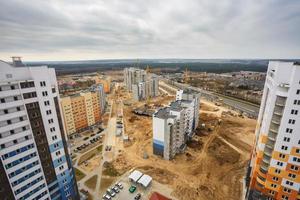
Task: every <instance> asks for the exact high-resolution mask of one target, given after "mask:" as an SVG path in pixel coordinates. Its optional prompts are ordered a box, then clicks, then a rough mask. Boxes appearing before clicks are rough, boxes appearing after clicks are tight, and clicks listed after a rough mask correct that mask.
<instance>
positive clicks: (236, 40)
mask: <svg viewBox="0 0 300 200" xmlns="http://www.w3.org/2000/svg"><path fill="white" fill-rule="evenodd" d="M14 55H18V56H22V57H23V58H24V60H27V61H33V60H83V59H108V58H300V0H47V1H45V0H26V1H25V0H0V59H2V60H9V58H10V56H14Z"/></svg>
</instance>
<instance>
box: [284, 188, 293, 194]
mask: <svg viewBox="0 0 300 200" xmlns="http://www.w3.org/2000/svg"><path fill="white" fill-rule="evenodd" d="M283 191H284V192H286V193H291V189H289V188H283Z"/></svg>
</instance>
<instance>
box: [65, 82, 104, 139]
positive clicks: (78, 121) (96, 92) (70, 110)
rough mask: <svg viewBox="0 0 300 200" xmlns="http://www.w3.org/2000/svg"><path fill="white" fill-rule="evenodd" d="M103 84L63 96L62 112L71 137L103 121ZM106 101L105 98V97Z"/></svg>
mask: <svg viewBox="0 0 300 200" xmlns="http://www.w3.org/2000/svg"><path fill="white" fill-rule="evenodd" d="M101 87H102V86H95V87H93V88H92V89H91V90H89V91H84V92H81V93H77V94H74V95H71V96H67V97H63V98H61V101H60V103H61V107H62V114H63V117H64V123H65V127H66V132H67V135H68V136H69V137H72V136H73V134H76V133H79V132H82V131H84V130H87V129H88V128H90V127H92V126H94V125H96V124H99V123H101V116H102V110H101V109H102V107H103V104H104V106H105V103H103V100H102V98H101V97H104V96H103V93H104V91H103V90H102V89H101ZM104 102H105V99H104Z"/></svg>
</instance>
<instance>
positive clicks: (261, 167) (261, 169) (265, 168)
mask: <svg viewBox="0 0 300 200" xmlns="http://www.w3.org/2000/svg"><path fill="white" fill-rule="evenodd" d="M259 171H260V172H261V173H263V174H266V173H267V172H268V166H263V165H261V166H260V168H259Z"/></svg>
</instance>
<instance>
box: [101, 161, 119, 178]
mask: <svg viewBox="0 0 300 200" xmlns="http://www.w3.org/2000/svg"><path fill="white" fill-rule="evenodd" d="M103 175H106V176H113V177H115V176H120V175H121V174H120V173H119V172H118V171H117V170H116V168H114V166H113V165H112V164H111V163H106V165H105V167H104V170H103Z"/></svg>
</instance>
